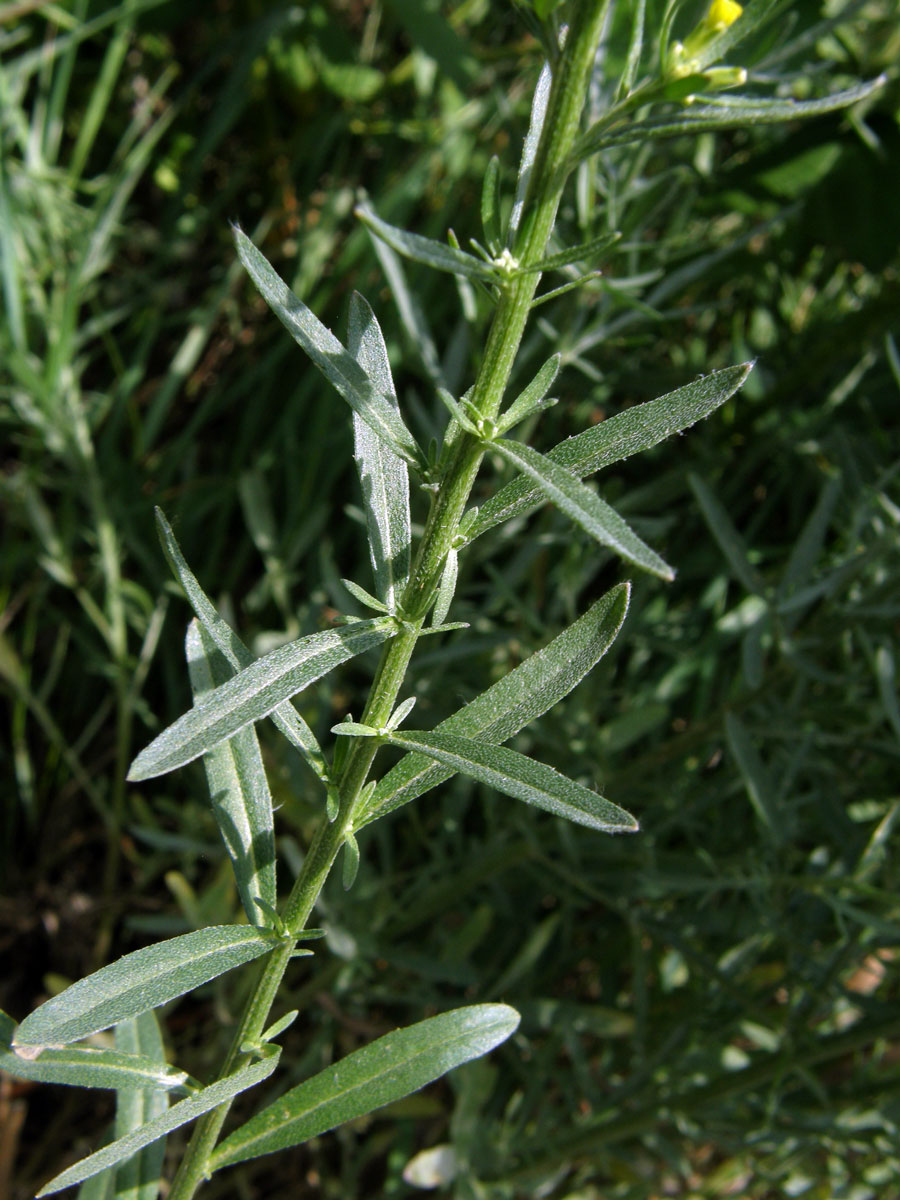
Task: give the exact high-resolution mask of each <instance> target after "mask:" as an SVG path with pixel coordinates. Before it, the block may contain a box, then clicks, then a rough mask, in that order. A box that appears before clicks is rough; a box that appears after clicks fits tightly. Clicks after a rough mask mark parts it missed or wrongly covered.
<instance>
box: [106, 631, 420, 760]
mask: <svg viewBox="0 0 900 1200" xmlns="http://www.w3.org/2000/svg"><path fill="white" fill-rule="evenodd" d="M396 632H397V624H396V622H395V621H394V619H393V617H375V618H374V619H372V620H371V621H355V622H354V623H353V624H352V625H346V626H344V627H343V628H341V629H334V630H328V631H327V632H325V633H313V634H309V635H307V636H306V637H302V638H298V639H297V641H295V642H289V643H288V644H287V645H286V646H279V647H278V648H277V649H276V650H272V651H271V653H269V654H266V655H265V656H264V657H263V658H258V659H256V660H255V661H254V662H253V663H251V665H250V666H249V667H245V668H244V669H243V670H242V671H240V672H239V673H238V674H237V675H234V676H232V678H231V679H229V680H228V682H227V683H223V684H221V685H220V686H219V687H217V688H214V689H213V690H212V691H211V692H207V693H206V694H205V695H204V696H202V697H201V698H200V699H199V700H198V701H197V703H196V704H195V705H194V707H193V708H192V709H191V710H190V711H189V712H186V713H185V714H184V716H183V717H179V719H178V720H177V721H176V722H175V723H174V725H170V726H169V728H168V729H165V730H164V731H163V732H162V733H161V734H159V735H158V736H157V737H156V738H154V740H153V741H152V742H151V743H150V745H149V746H147V747H146V748H145V749H144V750H142V751H141V753H140V754H139V755H138V756H137V758H136V759H135V760H134V762H133V763H132V764H131V770H130V771H129V773H128V778H129V779H130V780H132V781H137V780H140V779H152V778H153V777H154V776H156V775H165V774H166V772H167V771H174V770H175V768H176V767H183V766H184V764H185V763H189V762H191V761H192V760H193V759H195V758H198V757H199V756H200V755H201V754H205V753H206V752H207V750H211V749H212V748H213V747H214V746H217V745H218V744H219V743H220V742H223V741H225V739H226V738H230V737H233V736H234V735H235V734H236V733H237V732H238V730H239V729H243V728H244V726H245V725H249V724H250V723H251V722H252V721H259V720H261V719H262V718H263V717H267V716H268V715H269V713H271V712H272V711H273V709H276V708H277V707H278V706H279V704H282V703H283V702H284V701H285V700H287V699H289V698H290V697H291V696H293V695H295V694H296V693H297V692H300V691H302V690H303V689H304V688H305V687H308V686H309V685H310V684H311V683H314V682H315V681H316V680H317V679H321V677H322V676H323V675H327V673H328V672H329V671H332V670H334V668H335V667H337V666H339V665H340V664H341V663H342V662H346V661H347V659H348V658H353V657H354V655H356V654H362V652H363V651H364V650H370V649H371V648H372V647H373V646H378V645H380V644H381V642H384V641H386V640H387V639H388V638H391V637H394V635H395V634H396Z"/></svg>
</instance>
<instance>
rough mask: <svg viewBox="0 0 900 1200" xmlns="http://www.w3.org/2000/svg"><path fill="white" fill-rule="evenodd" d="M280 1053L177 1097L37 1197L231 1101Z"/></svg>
mask: <svg viewBox="0 0 900 1200" xmlns="http://www.w3.org/2000/svg"><path fill="white" fill-rule="evenodd" d="M280 1053H281V1052H280V1050H277V1051H274V1052H273V1053H271V1054H269V1055H268V1056H267V1057H266V1058H264V1059H262V1061H260V1062H257V1063H253V1064H252V1065H251V1066H249V1067H244V1068H243V1069H242V1070H240V1071H236V1072H235V1073H234V1074H233V1075H229V1076H228V1077H227V1078H225V1079H220V1080H219V1081H218V1082H217V1083H211V1084H210V1085H209V1087H206V1088H204V1089H203V1090H202V1091H200V1092H198V1093H197V1094H196V1095H195V1096H189V1097H188V1099H187V1100H180V1101H179V1102H178V1103H177V1104H173V1105H172V1107H171V1108H170V1109H168V1110H167V1111H166V1112H164V1113H163V1114H162V1115H161V1116H158V1117H156V1118H154V1120H152V1121H150V1122H149V1123H148V1124H147V1125H144V1126H143V1127H142V1128H141V1129H136V1130H135V1131H134V1133H130V1134H128V1135H127V1136H126V1137H123V1138H119V1139H117V1140H116V1141H114V1142H111V1143H110V1144H109V1145H108V1146H104V1147H103V1149H102V1150H97V1151H96V1153H94V1154H91V1155H89V1156H88V1157H87V1158H83V1159H82V1160H81V1162H78V1163H75V1165H74V1166H71V1167H69V1168H68V1169H67V1170H65V1171H63V1172H62V1173H61V1174H59V1175H57V1176H56V1177H55V1178H54V1179H51V1180H50V1182H49V1183H48V1184H45V1186H44V1187H42V1188H41V1190H40V1191H39V1192H38V1197H41V1196H49V1195H51V1194H52V1193H53V1192H59V1191H62V1189H63V1188H66V1187H71V1186H72V1185H73V1184H76V1183H81V1181H82V1180H83V1179H90V1178H91V1176H92V1175H97V1174H99V1172H100V1171H105V1170H106V1169H107V1167H111V1166H113V1165H114V1164H116V1163H120V1162H123V1161H124V1160H125V1159H126V1158H130V1157H131V1155H132V1154H134V1153H136V1152H137V1151H138V1150H141V1149H142V1148H143V1147H144V1146H149V1145H150V1144H151V1143H152V1142H155V1141H156V1140H157V1139H158V1138H161V1137H165V1136H166V1134H168V1133H171V1132H172V1130H173V1129H178V1128H180V1126H182V1125H187V1124H188V1122H189V1121H195V1120H196V1119H197V1117H201V1116H203V1114H204V1113H206V1112H209V1111H210V1110H211V1109H213V1108H217V1107H218V1106H219V1105H220V1104H224V1103H225V1102H226V1101H228V1100H231V1099H232V1097H233V1096H237V1095H238V1094H239V1093H240V1092H244V1091H246V1090H247V1088H251V1087H253V1086H254V1085H255V1084H258V1083H262V1082H263V1080H264V1079H267V1078H268V1077H269V1076H270V1075H271V1074H272V1072H273V1071H274V1070H275V1067H276V1066H277V1064H278V1058H279V1056H280Z"/></svg>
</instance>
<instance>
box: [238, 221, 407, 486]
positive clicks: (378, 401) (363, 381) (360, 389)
mask: <svg viewBox="0 0 900 1200" xmlns="http://www.w3.org/2000/svg"><path fill="white" fill-rule="evenodd" d="M234 238H235V243H236V245H237V251H238V254H239V256H240V259H241V262H242V263H243V264H244V266H245V267H246V269H247V272H248V273H249V275H250V278H251V279H252V280H253V282H254V283H255V284H256V286H257V288H258V289H259V291H260V293H261V294H262V297H263V299H264V300H265V301H266V303H267V304H268V305H269V307H270V308H271V309H272V311H273V312H274V313H275V315H276V316H277V317H278V319H279V320H280V321H281V323H282V324H283V325H284V326H285V328H286V329H287V330H288V332H289V333H290V334H291V336H292V337H293V338H294V340H295V341H296V342H297V343H298V344H299V345H300V346H302V347H303V349H304V350H305V351H306V353H307V354H308V355H309V357H310V358H311V359H312V361H313V362H314V363H315V365H316V366H317V367H318V368H319V370H320V371H321V372H322V374H323V375H324V376H325V378H326V379H327V380H328V382H329V383H330V384H331V385H332V387H334V388H335V389H336V390H337V391H338V392H339V393H340V394H341V395H342V396H343V397H344V399H345V400H346V401H347V403H348V404H349V405H350V407H351V408H352V409H353V411H354V412H356V413H358V414H359V416H360V417H361V418H362V419H363V420H364V421H365V422H366V424H368V425H369V426H371V428H372V430H373V431H374V432H375V433H376V434H377V435H378V436H379V437H380V438H382V440H383V441H385V442H387V443H388V445H390V446H391V447H392V449H393V450H394V452H395V453H396V454H398V455H399V456H400V457H401V458H405V459H407V460H408V461H409V462H412V463H417V462H418V461H419V459H420V453H419V448H418V446H417V445H416V441H415V438H414V437H413V436H412V434H411V433H410V432H409V430H408V429H407V428H406V426H405V425H404V424H403V420H402V419H401V417H400V414H399V413H398V412H397V410H396V409H395V408H393V407H392V405H391V403H390V401H389V399H388V398H387V397H386V396H384V395H382V393H381V391H380V390H379V387H378V382H377V380H374V379H372V378H370V376H369V375H368V374H367V373H366V372H365V370H364V369H363V368H362V367H361V366H360V364H359V363H358V362H357V361H356V359H355V358H354V357H353V355H352V354H350V353H349V352H348V351H347V350H346V349H345V348H344V347H343V346H342V345H341V343H340V342H339V341H338V339H337V338H336V337H335V336H334V334H333V333H332V332H331V330H330V329H328V328H327V327H326V326H325V325H323V324H322V322H321V321H320V320H319V319H318V317H316V316H315V314H314V313H312V312H311V311H310V309H308V308H307V307H306V305H305V304H303V303H302V301H300V300H299V299H298V298H297V297H296V296H295V295H294V293H293V292H292V291H291V289H290V288H289V287H288V286H287V284H286V283H285V282H284V280H283V279H282V278H281V277H280V276H279V275H278V273H277V272H276V271H275V269H274V268H273V267H272V265H271V263H270V262H269V261H268V260H267V259H266V258H265V256H264V255H263V254H261V253H260V251H259V250H257V248H256V247H255V246H254V245H253V243H252V242H251V241H250V239H249V238H248V237H247V235H246V234H245V233H243V232H242V230H240V229H235V231H234Z"/></svg>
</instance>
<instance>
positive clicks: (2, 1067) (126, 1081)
mask: <svg viewBox="0 0 900 1200" xmlns="http://www.w3.org/2000/svg"><path fill="white" fill-rule="evenodd" d="M15 1029H16V1023H15V1021H14V1020H13V1019H12V1017H10V1016H7V1014H6V1013H5V1012H0V1071H5V1072H6V1073H7V1074H8V1075H14V1076H15V1077H16V1078H17V1079H30V1080H32V1081H33V1082H35V1083H62V1084H67V1085H71V1086H72V1087H86V1088H113V1089H116V1090H118V1089H119V1088H151V1087H152V1088H156V1089H158V1090H161V1091H175V1090H179V1091H184V1090H185V1085H186V1083H187V1079H188V1076H187V1073H186V1072H185V1071H178V1070H176V1069H175V1067H170V1066H168V1065H167V1064H166V1063H165V1062H164V1061H158V1060H156V1059H152V1058H148V1057H146V1056H145V1055H141V1054H130V1053H129V1054H122V1053H121V1052H120V1051H118V1050H101V1049H95V1048H94V1047H92V1046H90V1047H89V1046H67V1047H65V1048H64V1049H60V1050H53V1049H42V1050H40V1051H39V1053H38V1055H37V1057H33V1056H32V1055H33V1054H34V1051H28V1052H27V1057H26V1056H23V1055H22V1054H17V1053H16V1051H15V1050H14V1049H13V1046H12V1039H13V1034H14V1032H15Z"/></svg>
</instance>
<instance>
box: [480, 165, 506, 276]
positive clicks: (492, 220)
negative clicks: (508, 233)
mask: <svg viewBox="0 0 900 1200" xmlns="http://www.w3.org/2000/svg"><path fill="white" fill-rule="evenodd" d="M481 227H482V229H483V230H484V240H485V242H486V243H487V248H488V250H489V251H490V252H491V254H493V255H494V256H496V255H498V254H499V253H500V248H501V246H502V244H503V233H502V231H501V229H500V159H499V158H498V157H497V155H496V154H495V155H493V157H492V158H491V160H490V162H489V163H488V165H487V170H486V171H485V173H484V183H483V184H482V187H481Z"/></svg>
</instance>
